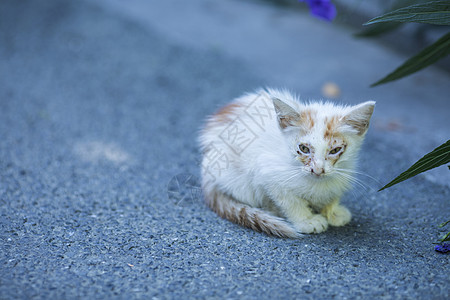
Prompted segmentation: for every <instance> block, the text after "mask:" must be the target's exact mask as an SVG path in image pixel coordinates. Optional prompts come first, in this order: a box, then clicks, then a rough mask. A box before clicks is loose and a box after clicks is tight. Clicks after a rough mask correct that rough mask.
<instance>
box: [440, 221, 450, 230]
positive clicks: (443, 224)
mask: <svg viewBox="0 0 450 300" xmlns="http://www.w3.org/2000/svg"><path fill="white" fill-rule="evenodd" d="M448 223H450V220H448V221H447V222H444V223H441V224H439V228H442V227H444V226H445V225H447V224H448Z"/></svg>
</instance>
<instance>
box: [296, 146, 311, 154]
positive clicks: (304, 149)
mask: <svg viewBox="0 0 450 300" xmlns="http://www.w3.org/2000/svg"><path fill="white" fill-rule="evenodd" d="M298 149H300V151H301V152H302V153H303V154H308V153H309V148H308V147H307V146H305V145H303V144H300V145H298Z"/></svg>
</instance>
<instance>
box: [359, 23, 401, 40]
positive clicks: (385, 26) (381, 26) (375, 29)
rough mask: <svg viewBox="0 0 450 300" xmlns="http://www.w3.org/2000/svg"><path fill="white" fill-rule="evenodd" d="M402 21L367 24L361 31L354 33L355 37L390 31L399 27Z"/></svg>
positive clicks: (373, 35) (377, 34)
mask: <svg viewBox="0 0 450 300" xmlns="http://www.w3.org/2000/svg"><path fill="white" fill-rule="evenodd" d="M401 25H402V23H378V24H374V25H373V26H369V27H367V28H365V29H363V30H362V31H360V32H358V33H356V34H355V36H356V37H375V36H379V35H381V34H384V33H388V32H391V31H393V30H395V29H397V28H398V27H400V26H401Z"/></svg>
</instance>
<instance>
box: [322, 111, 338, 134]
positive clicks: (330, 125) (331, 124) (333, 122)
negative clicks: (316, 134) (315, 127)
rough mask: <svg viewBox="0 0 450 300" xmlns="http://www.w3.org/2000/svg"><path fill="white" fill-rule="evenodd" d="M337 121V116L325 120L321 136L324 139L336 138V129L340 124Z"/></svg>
mask: <svg viewBox="0 0 450 300" xmlns="http://www.w3.org/2000/svg"><path fill="white" fill-rule="evenodd" d="M339 119H340V118H339V117H338V116H334V117H331V118H326V119H325V124H326V129H325V133H324V135H323V137H324V138H325V139H331V138H332V137H333V136H336V134H337V128H338V126H339V123H340V121H339Z"/></svg>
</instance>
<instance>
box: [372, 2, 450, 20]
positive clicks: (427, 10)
mask: <svg viewBox="0 0 450 300" xmlns="http://www.w3.org/2000/svg"><path fill="white" fill-rule="evenodd" d="M380 22H417V23H428V24H435V25H450V3H449V1H448V0H447V1H431V2H427V3H422V4H415V5H411V6H407V7H404V8H400V9H397V10H394V11H392V12H389V13H386V14H384V15H381V16H379V17H376V18H373V19H372V20H370V21H369V22H367V23H365V24H364V25H370V24H375V23H380Z"/></svg>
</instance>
